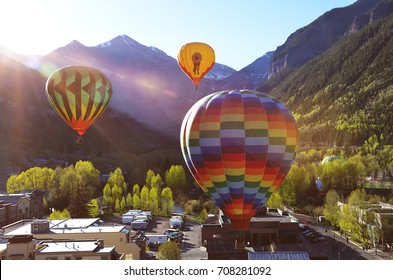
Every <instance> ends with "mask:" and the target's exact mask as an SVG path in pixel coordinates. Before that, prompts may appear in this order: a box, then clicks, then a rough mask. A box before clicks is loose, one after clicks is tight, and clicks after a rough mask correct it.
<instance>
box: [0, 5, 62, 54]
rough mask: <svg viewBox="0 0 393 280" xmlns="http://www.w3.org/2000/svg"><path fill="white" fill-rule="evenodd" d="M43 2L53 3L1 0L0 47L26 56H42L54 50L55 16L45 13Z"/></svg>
mask: <svg viewBox="0 0 393 280" xmlns="http://www.w3.org/2000/svg"><path fill="white" fill-rule="evenodd" d="M53 2H56V1H53ZM38 3H39V4H38ZM46 5H53V4H51V3H50V1H45V0H40V1H22V0H9V1H4V2H3V1H2V4H1V16H0V26H1V29H0V46H2V47H5V48H7V49H8V50H10V51H13V52H16V53H19V54H26V55H36V54H37V55H45V54H47V53H48V52H50V51H51V50H53V46H55V45H56V42H55V40H56V38H57V36H56V34H55V33H53V32H54V31H55V30H56V20H55V19H56V17H55V15H54V14H53V13H46V12H45V11H47V9H45V6H46ZM48 7H49V6H48ZM57 46H58V45H57Z"/></svg>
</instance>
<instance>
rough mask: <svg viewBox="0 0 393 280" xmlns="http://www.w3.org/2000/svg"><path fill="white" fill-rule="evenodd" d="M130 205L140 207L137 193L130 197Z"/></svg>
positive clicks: (135, 207)
mask: <svg viewBox="0 0 393 280" xmlns="http://www.w3.org/2000/svg"><path fill="white" fill-rule="evenodd" d="M132 205H133V207H134V209H140V208H141V199H140V198H139V195H137V194H134V196H133V197H132Z"/></svg>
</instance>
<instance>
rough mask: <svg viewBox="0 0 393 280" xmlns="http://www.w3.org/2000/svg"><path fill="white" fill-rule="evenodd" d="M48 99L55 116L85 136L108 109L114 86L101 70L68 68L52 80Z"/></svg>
mask: <svg viewBox="0 0 393 280" xmlns="http://www.w3.org/2000/svg"><path fill="white" fill-rule="evenodd" d="M46 96H47V98H48V101H49V103H50V104H51V106H52V107H53V109H54V110H55V112H56V113H57V114H58V115H59V116H60V117H61V118H62V119H63V120H64V121H65V122H66V123H67V124H68V125H69V126H70V127H71V128H72V129H74V130H75V131H76V132H78V134H79V135H81V136H82V135H83V134H84V133H85V131H86V130H87V129H88V128H89V127H90V125H92V124H93V123H94V122H95V120H96V119H97V118H98V117H100V116H101V115H102V113H103V112H104V111H105V109H106V107H107V106H108V103H109V101H110V99H111V97H112V85H111V82H110V81H109V79H108V78H107V77H106V76H105V75H104V74H103V73H102V72H101V71H99V70H97V69H94V68H92V67H86V66H67V67H63V68H60V69H58V70H56V71H55V72H53V73H52V74H51V75H50V76H49V78H48V80H47V83H46Z"/></svg>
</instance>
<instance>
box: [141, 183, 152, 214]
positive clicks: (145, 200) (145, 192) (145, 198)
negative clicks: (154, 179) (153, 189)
mask: <svg viewBox="0 0 393 280" xmlns="http://www.w3.org/2000/svg"><path fill="white" fill-rule="evenodd" d="M140 201H141V208H142V210H148V208H149V204H150V203H149V188H148V187H147V186H143V188H142V190H141V194H140Z"/></svg>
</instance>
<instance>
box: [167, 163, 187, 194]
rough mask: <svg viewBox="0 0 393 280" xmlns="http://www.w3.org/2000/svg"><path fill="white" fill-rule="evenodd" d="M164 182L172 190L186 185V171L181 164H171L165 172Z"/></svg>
mask: <svg viewBox="0 0 393 280" xmlns="http://www.w3.org/2000/svg"><path fill="white" fill-rule="evenodd" d="M165 182H166V185H167V186H169V187H170V188H171V189H173V190H174V191H180V190H184V189H185V188H186V186H187V179H186V172H185V170H184V167H183V166H181V165H172V166H171V168H170V169H169V170H167V171H166V172H165Z"/></svg>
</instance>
